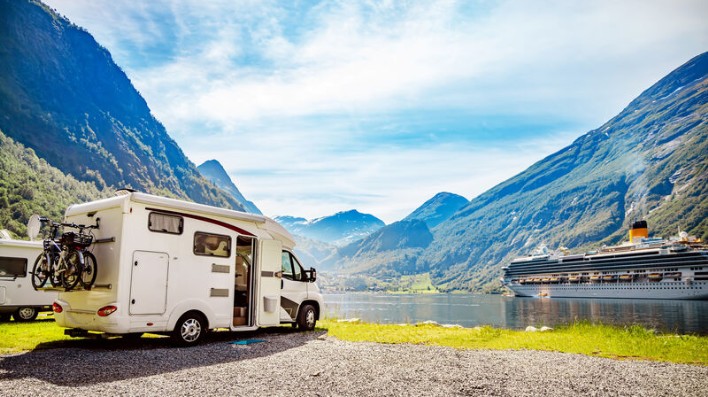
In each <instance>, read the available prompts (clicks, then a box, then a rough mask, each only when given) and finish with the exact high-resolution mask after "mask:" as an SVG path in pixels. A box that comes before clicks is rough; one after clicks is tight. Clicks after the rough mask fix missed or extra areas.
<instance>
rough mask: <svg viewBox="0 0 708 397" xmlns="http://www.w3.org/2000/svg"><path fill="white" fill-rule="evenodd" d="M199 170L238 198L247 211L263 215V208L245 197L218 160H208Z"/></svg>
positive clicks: (212, 181)
mask: <svg viewBox="0 0 708 397" xmlns="http://www.w3.org/2000/svg"><path fill="white" fill-rule="evenodd" d="M197 169H199V172H201V173H202V175H204V177H205V178H207V179H208V180H209V181H211V183H213V184H214V185H216V186H218V187H219V188H221V189H222V190H224V191H226V192H228V193H230V194H231V196H233V197H234V198H235V199H236V200H238V202H239V203H241V204H243V207H244V208H245V209H246V212H250V213H252V214H258V215H263V213H262V212H261V210H259V209H258V207H256V205H255V204H253V202H252V201H248V200H246V198H245V197H243V194H241V192H240V191H239V190H238V188H237V187H236V184H234V182H233V181H232V180H231V177H230V176H229V174H227V173H226V170H225V169H224V167H223V166H222V165H221V163H219V162H218V161H216V160H208V161H205V162H204V163H202V165H200V166H199V167H197Z"/></svg>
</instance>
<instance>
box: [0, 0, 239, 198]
mask: <svg viewBox="0 0 708 397" xmlns="http://www.w3.org/2000/svg"><path fill="white" fill-rule="evenodd" d="M0 65H2V73H0V115H2V117H0V130H2V131H3V132H4V133H5V135H7V136H8V137H11V138H12V139H13V140H14V141H16V142H17V143H20V144H22V145H24V146H25V147H27V148H29V149H32V150H33V151H34V152H35V153H36V155H37V156H38V157H40V158H42V159H44V160H45V161H47V163H49V164H51V165H52V166H53V167H56V168H57V169H58V170H60V171H61V172H62V173H63V174H65V175H72V176H73V177H74V178H76V180H78V181H85V182H91V183H93V184H94V185H95V186H96V187H97V188H98V189H99V190H103V189H110V190H113V189H117V188H124V187H130V188H133V189H137V190H141V191H145V192H150V193H155V194H160V195H166V196H173V197H179V198H184V199H189V200H193V201H196V202H200V203H205V204H211V205H216V206H219V207H227V208H234V209H243V207H242V206H241V204H240V203H239V202H238V201H236V200H235V199H234V198H232V197H230V196H229V195H228V194H225V193H223V192H222V191H221V190H219V189H218V188H216V187H215V186H214V185H213V184H211V183H210V182H208V181H207V180H206V179H204V178H203V177H202V176H201V174H200V173H199V171H198V170H197V167H196V166H195V165H194V164H193V163H192V162H191V161H189V159H187V157H186V156H185V155H184V153H183V152H182V150H181V149H180V147H179V146H178V145H177V143H176V142H175V141H174V140H172V138H170V137H169V135H167V132H166V130H165V127H164V126H163V125H162V124H161V123H160V122H159V121H158V120H157V119H155V117H154V116H153V115H152V113H151V112H150V109H149V107H148V105H147V103H146V102H145V100H144V99H143V98H142V97H141V96H140V93H139V92H138V91H137V90H136V89H135V88H134V87H133V85H132V83H131V82H130V80H129V79H128V77H127V76H126V74H125V73H124V72H123V71H122V70H121V69H120V68H119V67H118V66H117V65H116V64H115V63H114V62H113V59H112V58H111V55H110V53H109V52H108V51H107V50H106V49H105V48H103V47H101V46H100V45H99V44H98V43H96V41H95V40H94V39H93V37H92V36H91V35H90V34H89V33H88V32H86V31H85V30H83V29H81V28H79V27H78V26H76V25H73V24H71V23H70V22H69V21H67V20H66V19H65V18H63V17H60V16H58V15H57V14H56V13H54V12H53V11H52V10H51V9H49V8H48V7H47V6H45V5H43V4H42V3H40V2H38V1H29V0H0Z"/></svg>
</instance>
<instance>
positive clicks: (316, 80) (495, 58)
mask: <svg viewBox="0 0 708 397" xmlns="http://www.w3.org/2000/svg"><path fill="white" fill-rule="evenodd" d="M45 2H46V3H47V4H49V5H50V6H51V7H53V8H55V9H56V10H57V11H58V12H59V13H60V14H62V15H65V16H67V17H68V18H69V19H70V20H71V21H72V22H74V23H76V24H77V25H79V26H82V27H84V28H85V29H87V30H88V31H89V32H90V33H91V34H92V35H93V36H94V37H95V38H96V40H97V41H98V42H99V43H100V44H101V45H103V46H104V47H106V48H107V49H108V50H109V51H110V52H111V54H112V55H113V58H114V60H115V62H116V63H117V64H118V65H119V66H121V67H122V68H123V70H125V72H126V73H127V74H128V76H129V77H130V79H131V80H132V82H133V84H134V85H135V86H136V88H137V89H138V90H139V91H140V92H141V94H142V95H143V96H144V97H145V99H146V101H147V102H148V105H149V106H150V108H151V110H152V111H153V113H154V114H155V116H156V117H157V118H158V119H159V120H160V121H161V122H162V123H163V124H164V125H165V126H166V128H167V130H168V132H169V134H170V135H171V136H172V137H173V138H174V139H175V140H176V141H177V142H178V143H179V144H180V146H181V147H182V149H183V150H184V151H185V153H186V154H187V156H189V158H190V159H191V160H192V161H194V162H195V163H196V164H197V165H198V164H201V163H202V162H203V161H206V160H209V159H217V160H219V161H220V162H221V163H222V164H223V165H224V167H225V168H226V170H227V171H228V172H229V174H230V175H231V177H232V179H234V181H235V182H236V184H237V186H238V187H239V189H240V190H241V191H242V193H243V194H244V195H245V196H246V197H247V198H248V199H250V200H252V201H254V202H255V203H256V205H257V206H259V208H261V210H262V211H263V212H264V213H265V214H267V215H271V216H276V215H294V216H302V217H306V218H310V219H311V218H315V217H319V216H324V215H329V214H333V213H335V212H338V211H343V210H348V209H353V208H355V209H358V210H359V211H361V212H366V213H370V214H373V215H375V216H377V217H379V218H381V219H382V220H384V221H385V222H387V223H390V222H394V221H396V220H399V219H401V218H403V217H405V216H406V215H407V214H408V213H410V212H412V211H413V210H414V209H415V208H416V207H417V206H419V205H420V204H422V203H423V202H424V201H426V200H427V199H429V198H430V197H432V196H433V195H435V194H436V193H438V192H441V191H449V192H453V193H457V194H461V195H463V196H465V197H467V198H468V199H471V198H473V197H475V196H477V195H479V194H480V193H482V192H484V191H485V190H487V189H489V188H491V187H493V186H494V185H496V184H498V183H500V182H502V181H504V180H505V179H507V178H509V177H511V176H513V175H515V174H517V173H519V172H521V171H523V170H524V169H526V168H527V167H528V166H530V165H531V164H533V163H535V162H536V161H538V160H541V159H542V158H544V157H545V156H547V155H549V154H551V153H553V152H555V151H557V150H559V149H561V148H563V147H564V146H566V145H568V144H570V143H571V142H572V141H573V140H574V139H575V138H577V137H579V136H580V135H582V134H584V133H585V132H587V131H589V130H591V129H593V128H596V127H599V126H600V125H601V124H602V123H604V122H605V121H607V120H608V119H610V118H611V117H612V116H614V115H616V114H617V113H619V112H620V111H621V110H622V108H624V107H625V106H626V105H627V104H628V103H629V102H630V101H631V100H632V99H633V98H635V97H636V96H638V95H639V94H640V93H641V92H642V91H643V90H645V89H647V88H648V87H649V86H650V85H652V84H653V83H655V82H656V81H658V80H659V79H660V78H662V77H663V76H664V75H666V74H667V73H669V72H670V71H671V70H673V69H675V68H676V67H678V66H680V65H681V64H683V63H684V62H686V61H688V60H689V59H690V58H692V57H693V56H696V55H698V54H700V53H702V52H704V51H706V50H708V24H707V23H706V22H705V21H706V20H708V2H706V1H702V0H698V1H689V0H673V1H656V0H642V1H602V0H597V1H550V0H549V1H524V0H518V1H517V0H510V1H493V0H477V1H475V0H468V1H454V0H450V1H405V2H404V1H363V0H362V1H356V0H351V1H344V0H343V1H257V0H248V1H231V0H221V1H197V0H180V1H167V0H157V1H150V2H135V1H129V0H50V1H45Z"/></svg>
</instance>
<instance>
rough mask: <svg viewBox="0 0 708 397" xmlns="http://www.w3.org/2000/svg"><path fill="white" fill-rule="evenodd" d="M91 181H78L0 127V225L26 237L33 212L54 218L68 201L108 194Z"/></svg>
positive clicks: (61, 212)
mask: <svg viewBox="0 0 708 397" xmlns="http://www.w3.org/2000/svg"><path fill="white" fill-rule="evenodd" d="M110 194H111V193H110V192H101V191H99V190H98V189H97V188H96V186H95V185H94V184H93V183H88V182H80V181H77V180H76V179H75V178H73V177H72V176H66V175H64V174H63V173H62V172H61V171H59V170H58V169H56V168H54V167H52V166H51V165H49V164H47V162H46V161H44V160H42V159H40V158H39V157H37V155H36V154H35V153H34V150H32V149H28V148H26V147H24V146H23V145H21V144H19V143H17V142H15V141H13V140H12V138H9V137H7V136H6V135H5V134H3V133H2V131H0V228H3V229H7V230H9V231H11V232H12V233H14V234H15V237H25V234H26V227H25V224H26V221H27V219H28V218H29V217H30V215H32V214H41V215H44V216H48V217H50V218H52V219H54V220H60V219H61V218H62V217H63V216H64V210H66V207H67V206H69V205H70V204H74V203H81V202H85V201H89V200H95V199H98V198H102V197H107V196H109V195H110Z"/></svg>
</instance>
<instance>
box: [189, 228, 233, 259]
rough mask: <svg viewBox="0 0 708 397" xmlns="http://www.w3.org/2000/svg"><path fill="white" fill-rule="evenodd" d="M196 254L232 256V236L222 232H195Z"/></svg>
mask: <svg viewBox="0 0 708 397" xmlns="http://www.w3.org/2000/svg"><path fill="white" fill-rule="evenodd" d="M194 255H206V256H219V257H222V258H228V257H229V256H231V237H229V236H224V235H221V234H213V233H204V232H196V233H194Z"/></svg>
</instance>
